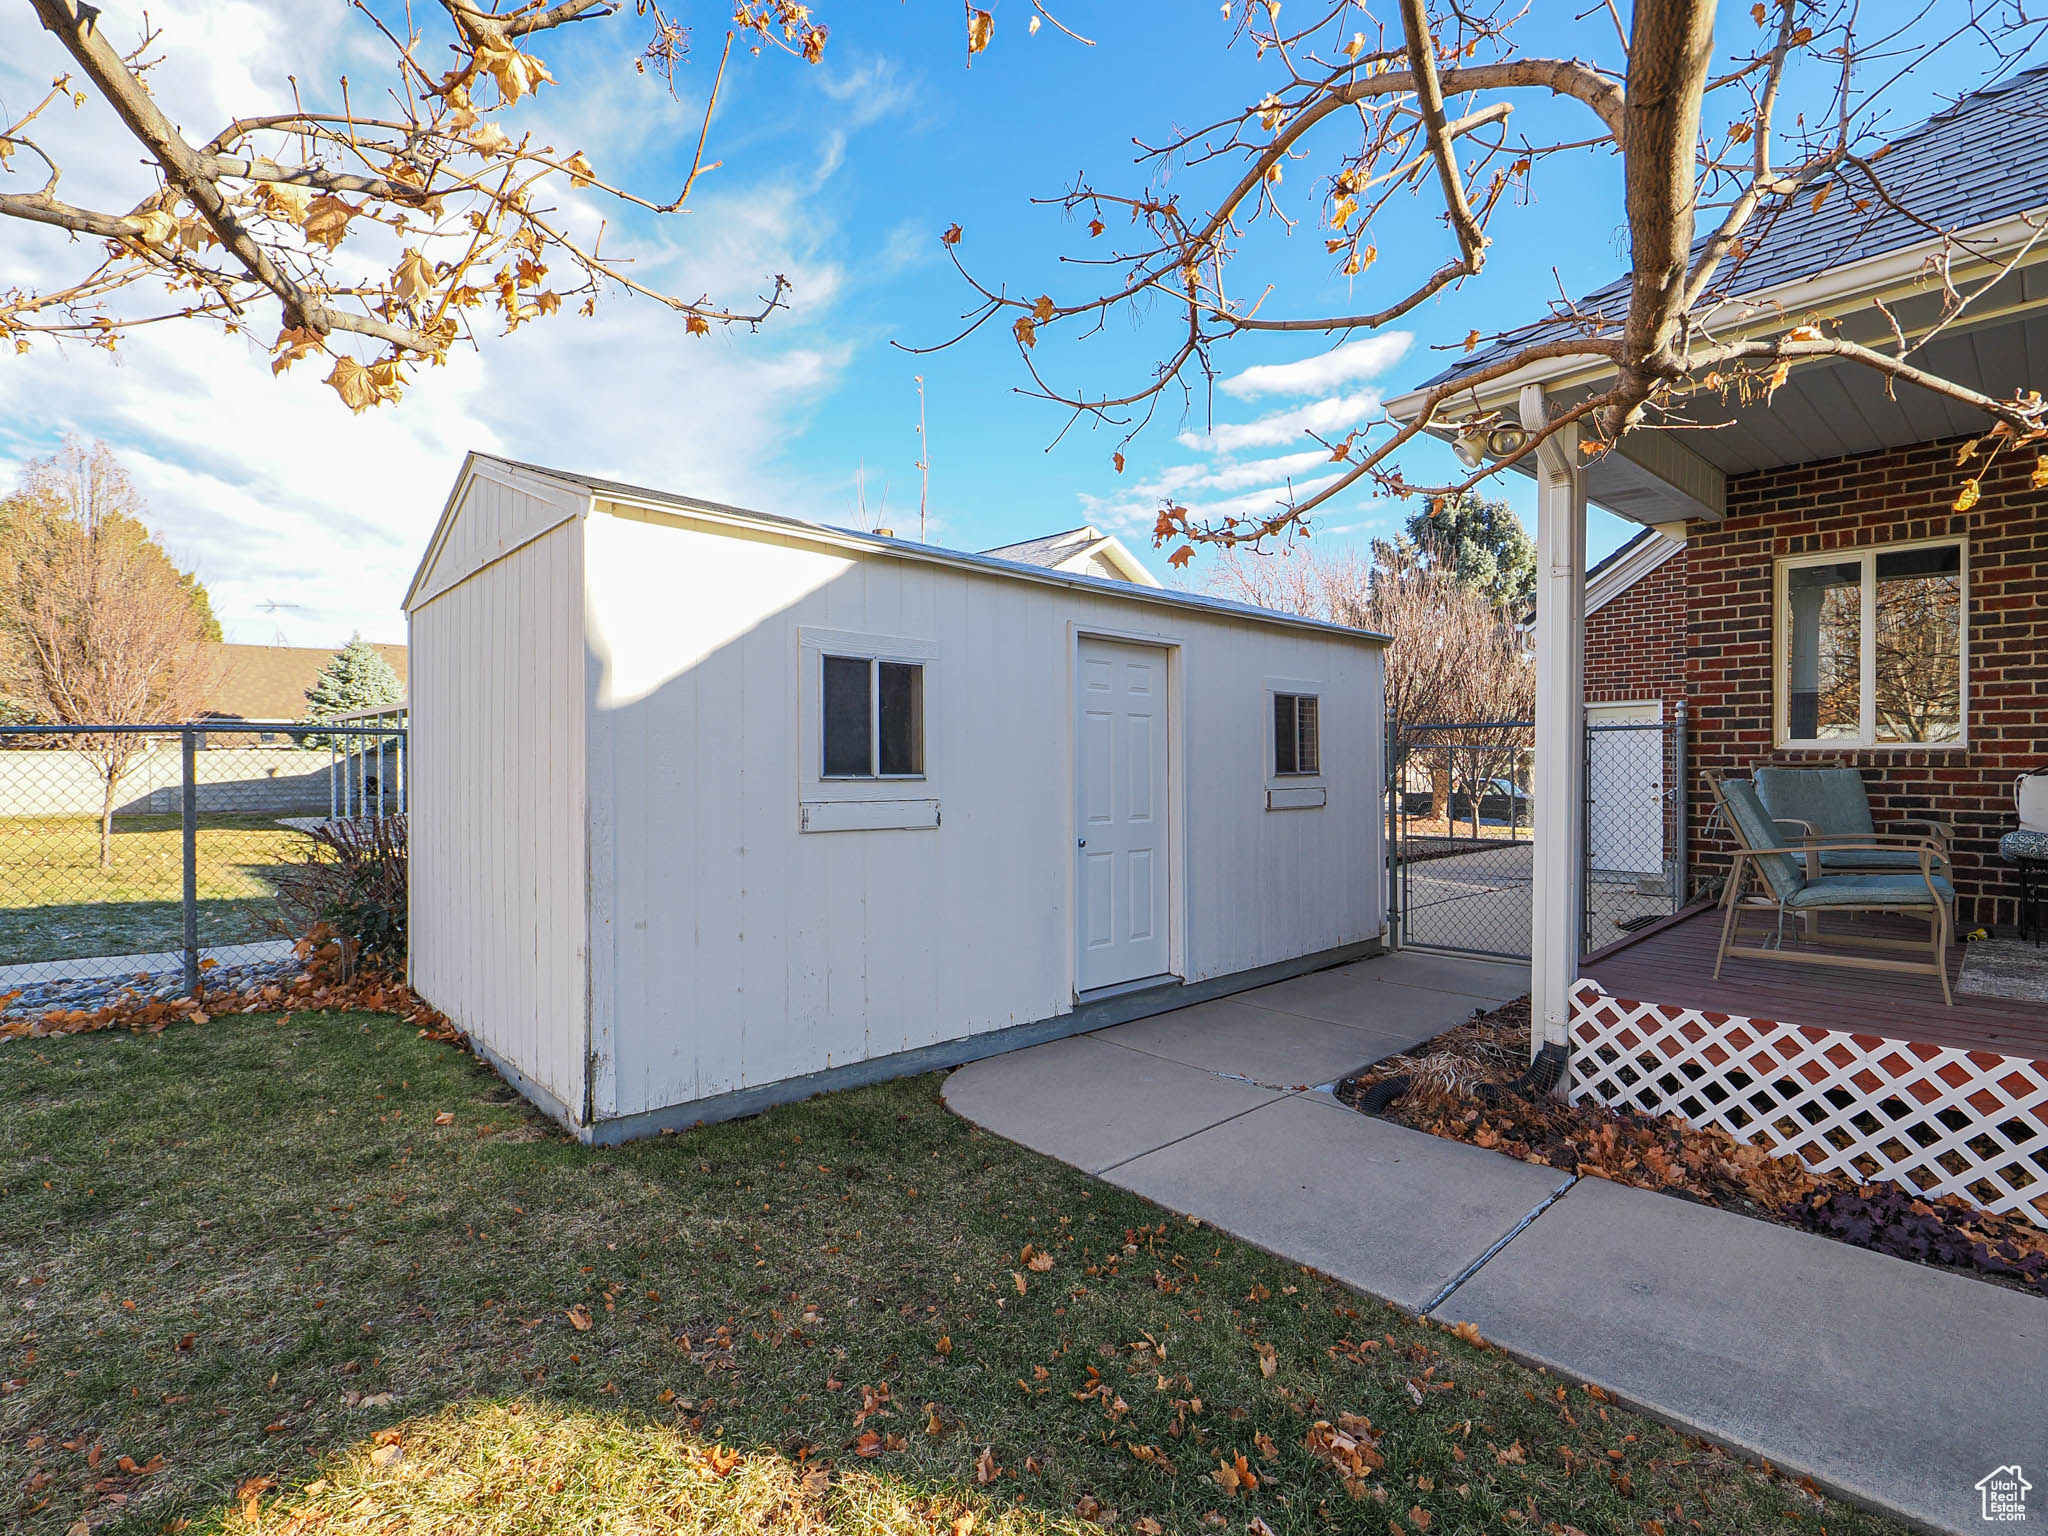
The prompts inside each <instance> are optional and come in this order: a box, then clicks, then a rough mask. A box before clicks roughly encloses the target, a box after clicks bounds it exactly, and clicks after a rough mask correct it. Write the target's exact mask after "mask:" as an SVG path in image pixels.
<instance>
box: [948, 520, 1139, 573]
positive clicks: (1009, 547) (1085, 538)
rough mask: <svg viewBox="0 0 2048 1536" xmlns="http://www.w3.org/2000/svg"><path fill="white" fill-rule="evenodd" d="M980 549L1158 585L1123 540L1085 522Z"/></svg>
mask: <svg viewBox="0 0 2048 1536" xmlns="http://www.w3.org/2000/svg"><path fill="white" fill-rule="evenodd" d="M982 553H983V554H985V555H990V556H993V557H994V558H995V559H997V560H1015V561H1017V562H1018V563H1019V564H1020V565H1042V566H1044V567H1045V568H1046V569H1047V570H1051V571H1078V572H1080V573H1082V574H1083V575H1088V576H1107V577H1109V578H1110V579H1111V580H1113V581H1134V582H1136V583H1137V584H1138V585H1139V586H1141V587H1156V586H1158V585H1159V578H1158V577H1156V576H1154V575H1153V574H1152V573H1151V572H1150V571H1148V570H1146V569H1145V566H1144V563H1143V562H1142V561H1140V560H1139V559H1138V557H1137V556H1136V555H1134V554H1132V553H1131V552H1130V550H1128V549H1126V548H1125V547H1124V543H1123V540H1121V539H1119V538H1118V537H1117V536H1116V535H1115V534H1113V533H1104V532H1102V530H1101V529H1099V528H1094V527H1091V526H1089V525H1087V524H1085V523H1084V524H1083V525H1082V526H1081V527H1079V528H1069V529H1068V530H1067V531H1066V532H1065V533H1048V534H1047V535H1045V537H1043V538H1039V539H1026V540H1024V542H1023V543H1021V544H1002V545H998V546H997V547H996V548H994V549H985V550H983V551H982Z"/></svg>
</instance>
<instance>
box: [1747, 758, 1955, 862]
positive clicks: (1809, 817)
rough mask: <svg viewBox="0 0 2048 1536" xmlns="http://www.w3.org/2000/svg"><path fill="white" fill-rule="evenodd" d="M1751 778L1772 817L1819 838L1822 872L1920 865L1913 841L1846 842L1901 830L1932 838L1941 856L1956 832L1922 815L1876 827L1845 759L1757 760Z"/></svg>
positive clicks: (1859, 779)
mask: <svg viewBox="0 0 2048 1536" xmlns="http://www.w3.org/2000/svg"><path fill="white" fill-rule="evenodd" d="M1751 781H1752V782H1753V783H1754V784H1755V785H1756V797H1757V799H1758V800H1760V801H1761V802H1762V803H1763V807H1764V810H1765V811H1766V812H1767V813H1768V814H1769V815H1770V817H1771V819H1772V820H1773V821H1776V822H1779V823H1783V824H1791V825H1794V826H1797V827H1798V829H1799V831H1800V835H1801V836H1802V837H1805V838H1812V839H1819V840H1821V841H1820V849H1819V852H1820V868H1821V871H1822V872H1823V873H1825V874H1875V873H1877V872H1879V871H1881V870H1916V869H1918V868H1919V867H1920V855H1919V853H1918V851H1917V849H1916V848H1914V847H1907V846H1903V845H1900V846H1889V847H1881V848H1871V847H1860V846H1859V847H1850V846H1848V845H1849V844H1852V843H1855V844H1864V843H1868V842H1870V841H1871V839H1872V838H1873V837H1886V838H1889V837H1890V836H1892V835H1895V834H1904V835H1906V836H1910V837H1914V838H1916V839H1926V838H1932V839H1933V840H1934V841H1935V843H1937V844H1938V845H1939V846H1940V848H1941V852H1942V857H1943V860H1944V862H1946V860H1947V857H1948V852H1949V845H1950V844H1951V843H1952V842H1953V841H1954V838H1955V831H1954V829H1953V828H1952V827H1950V826H1949V824H1948V823H1947V822H1942V821H1933V820H1930V819H1927V818H1924V817H1913V818H1910V819H1902V820H1899V821H1895V822H1893V823H1892V824H1891V826H1890V828H1888V829H1887V831H1886V832H1885V833H1879V832H1878V830H1877V827H1876V824H1875V823H1874V822H1873V821H1872V820H1871V816H1870V795H1869V793H1868V792H1867V791H1866V790H1865V789H1864V787H1863V775H1862V774H1860V773H1858V772H1857V771H1856V770H1855V769H1854V768H1852V767H1850V766H1849V765H1848V764H1846V763H1842V762H1833V763H1821V764H1818V765H1816V766H1814V767H1811V768H1790V767H1784V766H1782V765H1777V764H1770V763H1759V764H1757V766H1756V767H1755V768H1754V769H1752V770H1751ZM1909 828H1917V829H1918V830H1917V831H1909V830H1908V829H1909Z"/></svg>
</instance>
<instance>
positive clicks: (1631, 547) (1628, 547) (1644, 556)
mask: <svg viewBox="0 0 2048 1536" xmlns="http://www.w3.org/2000/svg"><path fill="white" fill-rule="evenodd" d="M1684 550H1685V540H1684V539H1675V538H1673V537H1671V536H1670V535H1669V534H1666V533H1660V532H1658V531H1657V530H1656V529H1655V528H1645V529H1644V530H1643V531H1642V532H1641V533H1639V534H1637V535H1636V536H1635V537H1634V538H1632V539H1630V540H1629V541H1628V542H1627V543H1626V544H1624V545H1622V546H1621V548H1619V549H1617V550H1615V551H1614V553H1612V554H1611V555H1609V556H1607V558H1606V559H1604V560H1602V561H1601V562H1600V563H1599V564H1598V565H1596V566H1594V567H1593V569H1591V570H1590V571H1588V572H1586V616H1587V617H1588V618H1590V617H1592V616H1593V615H1594V614H1595V613H1598V612H1599V611H1600V610H1601V609H1602V608H1604V607H1606V606H1607V605H1608V604H1609V603H1611V602H1613V601H1614V600H1615V599H1616V598H1617V597H1620V596H1621V595H1622V593H1624V592H1626V591H1628V589H1629V588H1630V587H1633V586H1634V585H1635V584H1636V583H1637V582H1639V581H1641V580H1642V579H1643V578H1644V577H1645V576H1648V575H1649V574H1650V573H1651V572H1652V571H1655V570H1657V569H1658V568H1659V567H1661V566H1662V565H1663V564H1664V562H1665V561H1667V560H1669V559H1671V557H1672V556H1674V555H1677V554H1681V553H1683V552H1684Z"/></svg>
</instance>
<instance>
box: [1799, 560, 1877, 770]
mask: <svg viewBox="0 0 2048 1536" xmlns="http://www.w3.org/2000/svg"><path fill="white" fill-rule="evenodd" d="M1783 622H1784V626H1785V629H1784V635H1783V638H1782V642H1781V645H1780V650H1779V654H1780V656H1781V658H1782V661H1781V665H1782V666H1783V667H1784V669H1785V680H1784V686H1785V734H1786V735H1787V737H1788V738H1790V739H1791V740H1793V741H1854V740H1855V739H1856V737H1857V734H1858V732H1859V730H1860V729H1861V721H1860V711H1859V709H1858V707H1857V706H1858V697H1857V695H1858V692H1859V688H1860V684H1861V678H1862V665H1861V663H1862V647H1863V565H1862V562H1861V561H1855V560H1852V561H1846V562H1844V563H1842V564H1840V565H1800V566H1794V567H1793V568H1792V569H1791V570H1789V571H1787V572H1786V573H1785V614H1784V620H1783Z"/></svg>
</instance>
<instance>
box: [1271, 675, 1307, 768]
mask: <svg viewBox="0 0 2048 1536" xmlns="http://www.w3.org/2000/svg"><path fill="white" fill-rule="evenodd" d="M1294 719H1295V716H1294V695H1293V694H1291V693H1276V694H1274V695H1273V771H1274V772H1275V773H1299V772H1300V771H1301V770H1300V768H1298V767H1297V766H1296V764H1297V762H1298V761H1299V753H1298V748H1297V744H1296V739H1295V734H1294Z"/></svg>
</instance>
